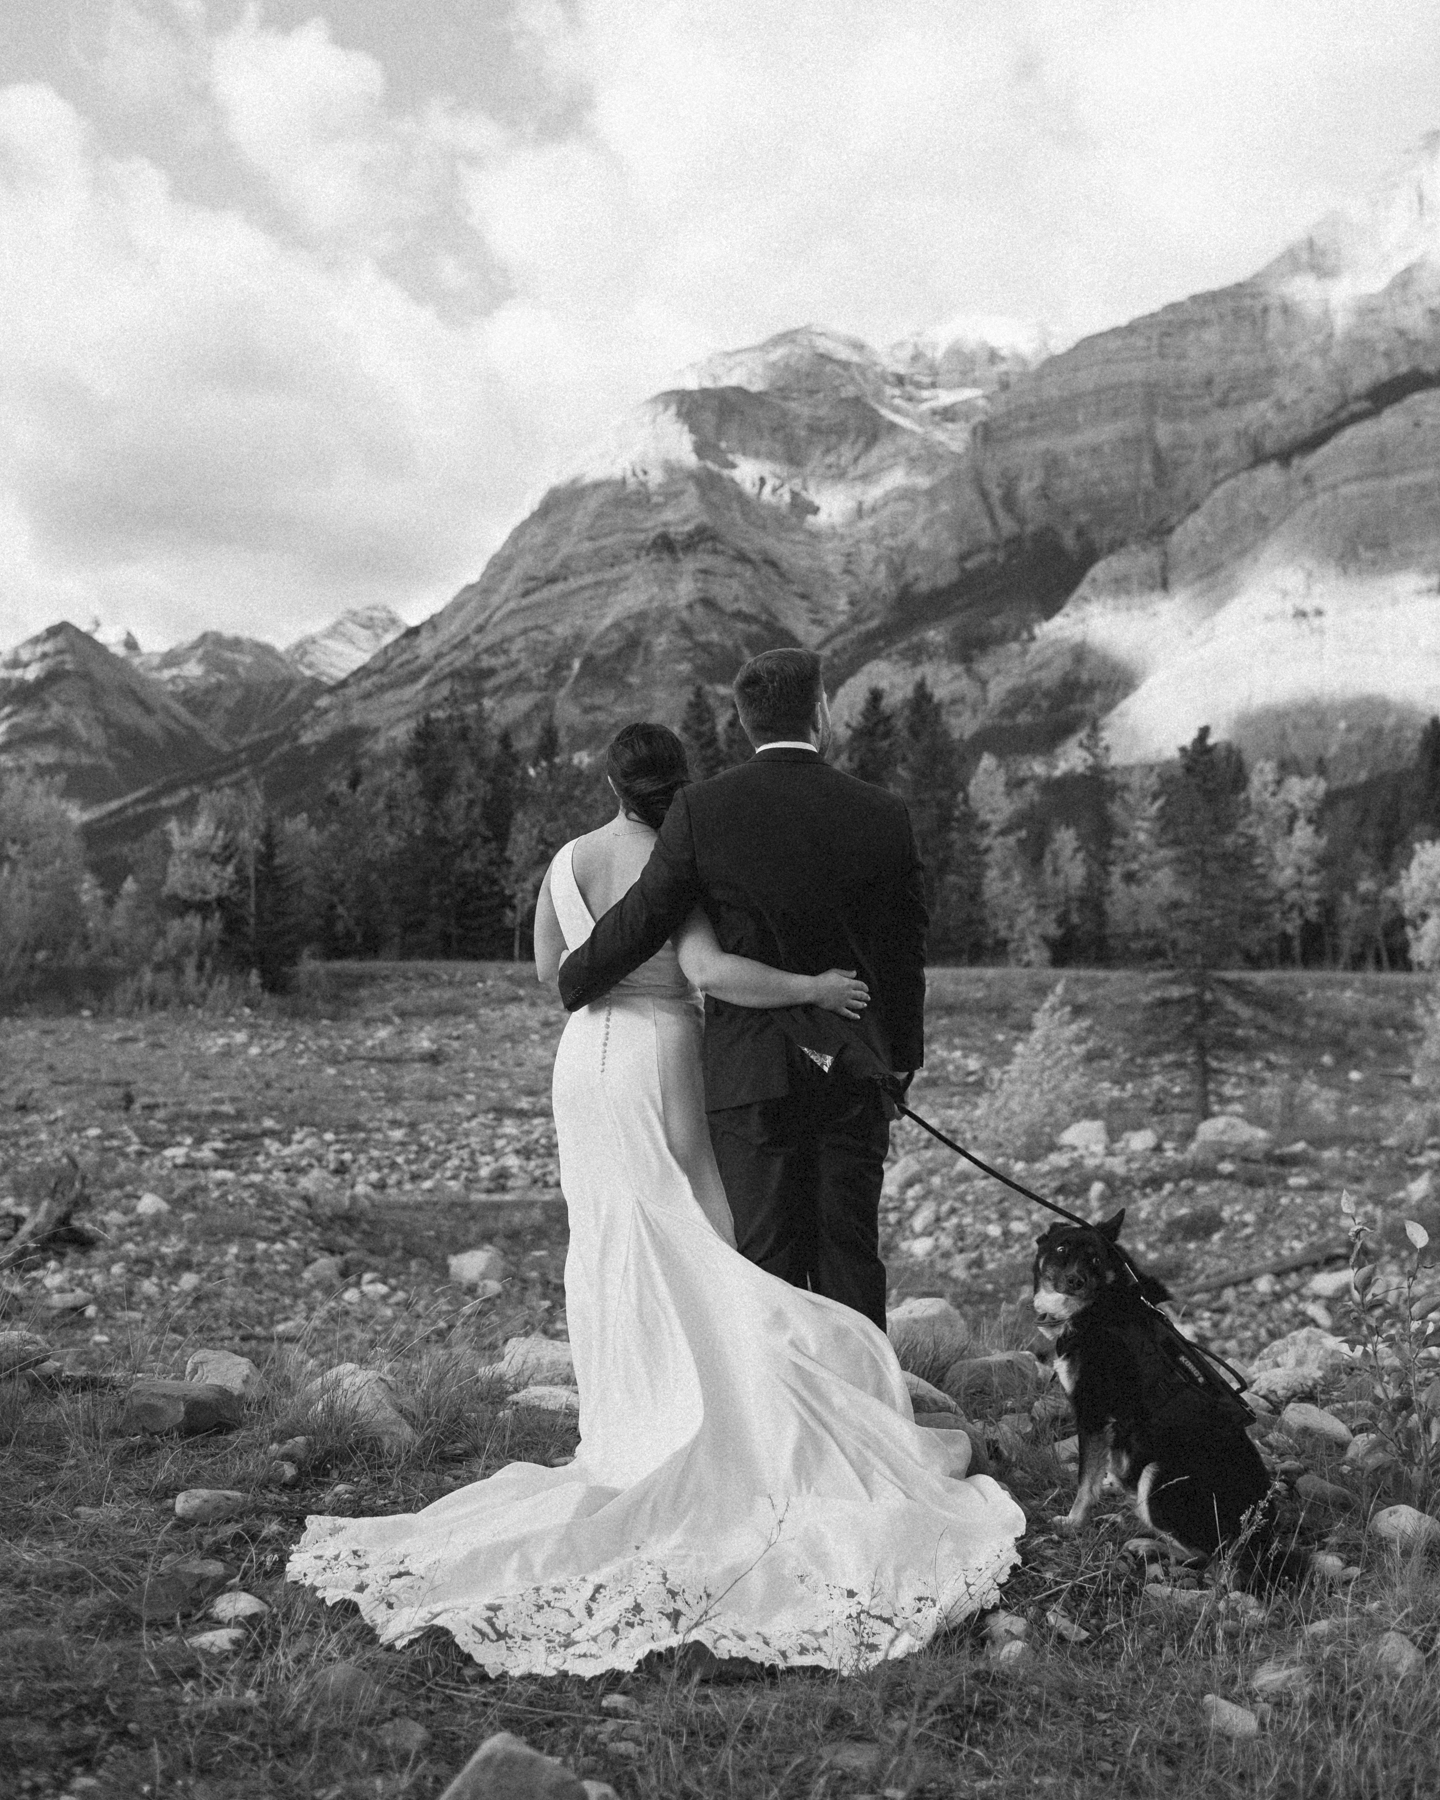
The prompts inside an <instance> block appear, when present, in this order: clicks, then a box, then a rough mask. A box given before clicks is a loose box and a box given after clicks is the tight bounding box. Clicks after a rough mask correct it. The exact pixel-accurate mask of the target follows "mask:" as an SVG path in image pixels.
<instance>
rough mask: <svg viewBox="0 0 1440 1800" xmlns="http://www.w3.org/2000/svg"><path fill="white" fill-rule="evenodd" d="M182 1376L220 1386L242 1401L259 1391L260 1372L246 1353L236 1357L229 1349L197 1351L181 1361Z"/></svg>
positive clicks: (189, 1379)
mask: <svg viewBox="0 0 1440 1800" xmlns="http://www.w3.org/2000/svg"><path fill="white" fill-rule="evenodd" d="M185 1379H186V1380H187V1381H194V1382H199V1383H201V1384H202V1385H205V1386H209V1387H218V1388H224V1389H225V1390H226V1391H227V1392H228V1393H231V1394H236V1395H238V1396H239V1398H240V1399H242V1400H249V1399H251V1398H253V1396H254V1395H256V1394H258V1393H259V1391H260V1371H259V1370H258V1369H257V1368H256V1367H255V1365H254V1363H253V1362H251V1360H250V1358H249V1357H248V1356H237V1355H236V1354H235V1352H234V1351H233V1350H197V1351H196V1352H195V1353H194V1355H193V1356H192V1357H191V1358H190V1360H189V1361H188V1362H187V1363H186V1364H185Z"/></svg>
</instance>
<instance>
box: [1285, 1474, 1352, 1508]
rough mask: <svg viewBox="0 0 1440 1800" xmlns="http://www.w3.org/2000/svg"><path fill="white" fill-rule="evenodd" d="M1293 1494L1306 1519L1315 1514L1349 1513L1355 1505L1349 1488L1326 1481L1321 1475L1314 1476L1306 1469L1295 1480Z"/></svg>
mask: <svg viewBox="0 0 1440 1800" xmlns="http://www.w3.org/2000/svg"><path fill="white" fill-rule="evenodd" d="M1295 1492H1296V1493H1297V1494H1298V1495H1299V1496H1300V1499H1301V1502H1302V1505H1303V1513H1304V1516H1305V1517H1306V1518H1309V1517H1311V1516H1312V1515H1313V1514H1315V1513H1326V1512H1349V1511H1350V1509H1351V1508H1352V1507H1353V1506H1354V1505H1355V1504H1356V1500H1355V1496H1354V1494H1352V1493H1351V1492H1350V1490H1349V1488H1345V1487H1341V1486H1340V1485H1339V1483H1338V1482H1334V1481H1326V1480H1325V1478H1324V1476H1323V1475H1316V1474H1314V1473H1312V1472H1311V1471H1310V1470H1308V1469H1307V1470H1306V1472H1305V1473H1304V1474H1303V1475H1301V1476H1299V1477H1298V1478H1297V1480H1296V1482H1295Z"/></svg>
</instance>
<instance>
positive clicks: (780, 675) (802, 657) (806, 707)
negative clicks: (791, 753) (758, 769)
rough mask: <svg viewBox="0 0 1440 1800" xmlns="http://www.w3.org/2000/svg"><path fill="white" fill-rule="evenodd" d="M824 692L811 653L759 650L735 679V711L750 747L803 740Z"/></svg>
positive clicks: (820, 677) (818, 665)
mask: <svg viewBox="0 0 1440 1800" xmlns="http://www.w3.org/2000/svg"><path fill="white" fill-rule="evenodd" d="M824 691H825V678H824V676H823V674H822V673H821V669H820V658H819V657H818V656H817V655H816V654H815V652H814V651H813V650H762V651H761V652H760V654H759V656H752V657H751V658H750V660H749V662H747V663H746V664H745V665H744V667H743V668H742V669H741V671H740V673H739V674H738V675H737V676H736V677H735V707H736V710H737V711H738V712H739V714H740V723H741V724H742V725H743V726H744V727H745V735H746V737H748V738H749V740H750V742H751V743H752V744H762V743H768V742H770V741H772V740H773V739H775V738H804V737H808V736H809V735H810V727H811V726H812V725H813V724H814V722H815V708H816V707H817V706H818V705H819V704H820V696H821V694H822V693H823V692H824Z"/></svg>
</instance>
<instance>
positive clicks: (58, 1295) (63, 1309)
mask: <svg viewBox="0 0 1440 1800" xmlns="http://www.w3.org/2000/svg"><path fill="white" fill-rule="evenodd" d="M94 1304H95V1296H94V1295H93V1294H87V1293H86V1292H85V1291H84V1290H83V1289H82V1288H60V1289H57V1290H56V1291H55V1292H54V1293H52V1294H47V1295H46V1296H45V1310H46V1312H53V1313H68V1312H84V1310H85V1308H86V1307H87V1306H93V1305H94Z"/></svg>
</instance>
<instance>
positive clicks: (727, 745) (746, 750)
mask: <svg viewBox="0 0 1440 1800" xmlns="http://www.w3.org/2000/svg"><path fill="white" fill-rule="evenodd" d="M720 754H721V755H722V756H723V757H724V759H725V761H724V764H723V766H724V767H725V768H727V769H733V768H735V767H737V766H738V765H739V764H740V763H745V762H749V760H750V758H751V757H752V756H753V755H754V754H755V746H754V745H753V744H752V743H751V742H750V740H749V738H748V737H746V735H745V727H744V726H743V725H742V724H741V723H740V709H739V707H737V706H733V705H732V706H731V708H730V716H729V718H728V719H726V721H725V730H724V732H723V733H722V735H721V738H720Z"/></svg>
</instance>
